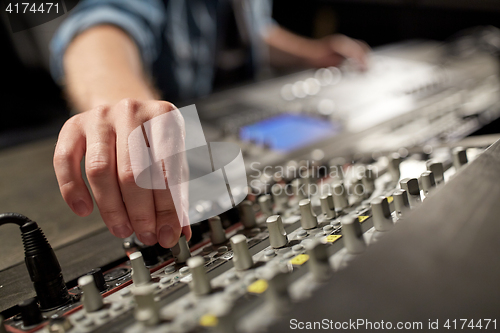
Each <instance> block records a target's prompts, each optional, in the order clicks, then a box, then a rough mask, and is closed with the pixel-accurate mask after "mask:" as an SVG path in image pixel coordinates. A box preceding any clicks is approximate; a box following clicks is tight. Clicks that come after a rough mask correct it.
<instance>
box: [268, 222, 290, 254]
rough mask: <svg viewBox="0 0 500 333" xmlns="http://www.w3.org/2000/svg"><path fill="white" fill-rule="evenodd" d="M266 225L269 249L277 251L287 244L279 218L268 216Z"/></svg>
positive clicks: (286, 237)
mask: <svg viewBox="0 0 500 333" xmlns="http://www.w3.org/2000/svg"><path fill="white" fill-rule="evenodd" d="M266 224H267V230H268V231H269V242H270V243H271V247H273V248H275V249H278V248H280V247H283V246H285V245H287V244H288V236H287V234H286V231H285V228H284V227H283V221H282V220H281V216H279V215H272V216H269V217H268V218H267V220H266Z"/></svg>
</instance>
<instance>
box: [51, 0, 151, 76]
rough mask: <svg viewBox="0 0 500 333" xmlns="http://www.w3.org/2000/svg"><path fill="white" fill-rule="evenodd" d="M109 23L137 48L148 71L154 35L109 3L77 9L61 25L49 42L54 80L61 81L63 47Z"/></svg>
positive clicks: (140, 23)
mask: <svg viewBox="0 0 500 333" xmlns="http://www.w3.org/2000/svg"><path fill="white" fill-rule="evenodd" d="M103 24H110V25H114V26H117V27H119V28H120V29H122V30H124V31H125V32H126V33H127V34H128V35H129V36H130V37H131V38H132V39H133V40H134V41H135V43H136V45H137V47H138V48H139V51H140V54H141V57H142V60H143V63H144V67H145V69H146V70H147V71H150V70H151V67H152V64H153V62H154V61H155V59H156V57H157V55H158V50H157V45H156V40H155V36H154V34H153V33H152V32H151V31H150V29H149V27H148V26H147V24H146V23H145V22H144V21H143V20H141V19H140V18H136V17H134V16H132V15H130V14H128V13H126V12H122V11H121V10H119V9H117V8H114V7H112V6H99V7H96V8H91V9H87V10H84V11H80V12H77V13H75V14H73V15H72V16H70V17H69V18H68V19H67V20H66V21H64V23H63V24H62V25H61V27H60V28H59V30H58V31H57V32H56V35H55V36H54V38H53V39H52V41H51V44H50V50H51V59H50V70H51V74H52V76H53V78H54V80H55V81H56V82H57V83H59V84H62V83H63V81H64V68H63V56H64V53H65V51H66V48H67V47H68V45H69V44H70V43H71V41H72V40H73V38H75V37H76V36H77V35H78V34H79V33H81V32H83V31H85V30H87V29H89V28H91V27H93V26H97V25H103Z"/></svg>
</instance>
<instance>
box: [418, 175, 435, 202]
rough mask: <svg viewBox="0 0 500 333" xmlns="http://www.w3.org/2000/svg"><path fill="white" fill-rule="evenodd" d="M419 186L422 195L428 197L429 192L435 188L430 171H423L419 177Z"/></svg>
mask: <svg viewBox="0 0 500 333" xmlns="http://www.w3.org/2000/svg"><path fill="white" fill-rule="evenodd" d="M420 184H421V185H422V191H424V195H425V196H428V195H429V192H430V191H432V189H433V188H434V187H436V180H435V179H434V174H433V173H432V171H425V172H423V173H422V174H421V175H420Z"/></svg>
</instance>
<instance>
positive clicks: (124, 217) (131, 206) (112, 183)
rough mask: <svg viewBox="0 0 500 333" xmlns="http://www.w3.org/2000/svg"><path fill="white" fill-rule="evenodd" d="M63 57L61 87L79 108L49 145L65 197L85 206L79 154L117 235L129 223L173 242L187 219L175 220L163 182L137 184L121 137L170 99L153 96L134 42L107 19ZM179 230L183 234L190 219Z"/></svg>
mask: <svg viewBox="0 0 500 333" xmlns="http://www.w3.org/2000/svg"><path fill="white" fill-rule="evenodd" d="M63 65H64V72H65V80H66V86H67V93H68V95H69V98H70V100H71V101H72V103H73V104H74V106H75V107H76V109H77V111H78V112H79V114H77V115H75V116H74V117H72V118H70V119H69V120H68V121H67V122H66V123H65V124H64V126H63V128H62V129H61V132H60V134H59V138H58V142H57V146H56V150H55V153H54V169H55V172H56V176H57V180H58V183H59V187H60V190H61V194H62V196H63V198H64V200H65V201H66V202H67V204H68V205H69V206H70V208H71V209H72V210H73V211H74V212H75V213H76V214H77V215H79V216H87V215H89V214H90V213H91V212H92V209H93V202H92V198H91V196H90V192H89V190H88V189H87V187H86V185H85V183H84V181H83V179H82V176H81V170H80V161H81V160H82V158H83V157H84V156H85V171H86V174H87V178H88V180H89V184H90V187H91V189H92V192H93V194H94V198H95V201H96V203H97V205H98V207H99V211H100V214H101V216H102V219H103V220H104V222H105V223H106V225H107V227H108V228H109V230H110V231H111V233H113V234H114V235H115V236H118V237H122V238H123V237H127V236H130V234H131V233H132V232H133V231H135V232H136V234H137V236H138V238H139V240H141V241H142V242H143V243H145V244H147V245H152V244H155V243H156V242H157V241H158V242H159V243H160V244H161V245H162V246H164V247H172V246H173V245H175V244H176V242H177V240H178V238H179V236H180V234H181V225H186V223H183V222H182V221H179V218H178V217H177V214H176V211H175V206H174V204H173V200H172V197H171V194H170V191H169V190H148V189H143V188H140V187H139V186H137V185H136V183H135V179H134V175H133V168H132V165H131V161H130V157H129V147H128V141H127V140H128V137H129V134H130V133H131V131H132V130H133V129H135V128H137V127H138V126H141V124H143V123H144V122H145V121H148V120H149V119H151V118H154V117H155V116H159V115H161V114H164V113H166V112H170V111H171V110H173V109H175V107H174V106H173V105H172V104H170V103H168V102H164V101H157V100H155V98H157V94H156V93H155V91H154V89H153V88H152V87H151V86H150V85H149V84H148V82H147V80H146V78H145V75H144V73H143V69H142V67H143V65H142V62H141V57H140V54H139V51H138V48H137V47H136V45H135V43H134V42H133V40H132V39H131V38H130V37H129V36H128V35H127V34H126V33H124V32H123V31H122V30H120V29H118V28H116V27H114V26H111V25H99V26H95V27H93V28H90V29H88V30H86V31H84V32H83V33H81V34H79V35H78V36H77V37H75V38H74V40H73V41H72V42H71V43H70V44H69V46H68V47H67V49H66V51H65V53H64V57H63ZM185 218H186V219H187V215H186V216H185ZM182 232H183V233H184V234H185V235H186V237H187V238H188V239H189V237H190V235H191V231H190V228H189V225H187V226H186V227H184V228H182Z"/></svg>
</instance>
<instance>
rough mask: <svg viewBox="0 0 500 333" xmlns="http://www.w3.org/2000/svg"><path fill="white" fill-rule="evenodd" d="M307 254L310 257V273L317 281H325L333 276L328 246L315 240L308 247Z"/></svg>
mask: <svg viewBox="0 0 500 333" xmlns="http://www.w3.org/2000/svg"><path fill="white" fill-rule="evenodd" d="M306 248H307V254H308V255H309V260H308V261H307V262H308V266H309V271H310V272H311V274H312V275H313V277H314V279H315V280H316V281H323V280H325V279H326V278H328V276H329V275H330V274H331V272H332V269H331V267H330V262H329V260H328V259H329V257H328V251H327V245H326V244H323V243H321V242H320V241H319V240H317V239H316V240H315V241H313V242H311V243H310V244H308V245H306Z"/></svg>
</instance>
